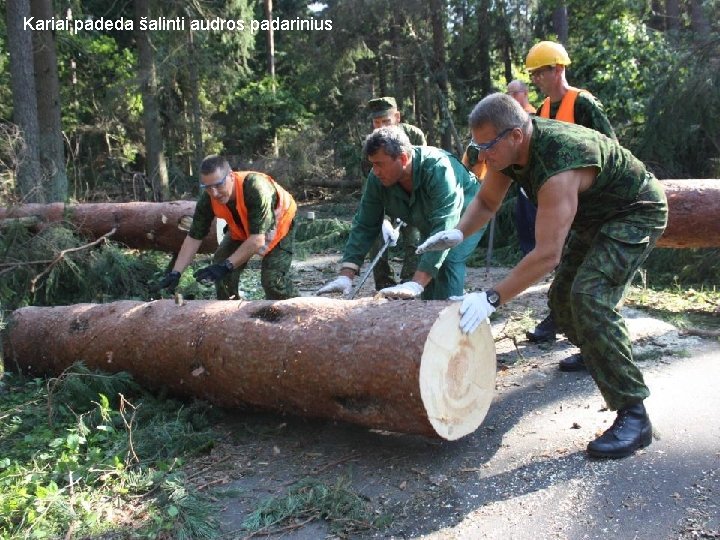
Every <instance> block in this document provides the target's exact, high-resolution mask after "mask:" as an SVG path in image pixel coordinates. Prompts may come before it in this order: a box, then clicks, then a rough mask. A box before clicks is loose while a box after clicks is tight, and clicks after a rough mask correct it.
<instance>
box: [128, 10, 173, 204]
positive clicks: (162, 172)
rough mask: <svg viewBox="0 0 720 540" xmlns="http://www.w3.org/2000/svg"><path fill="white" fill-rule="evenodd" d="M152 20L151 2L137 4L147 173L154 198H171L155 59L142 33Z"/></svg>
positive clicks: (146, 36)
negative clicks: (146, 22)
mask: <svg viewBox="0 0 720 540" xmlns="http://www.w3.org/2000/svg"><path fill="white" fill-rule="evenodd" d="M142 17H147V18H148V19H149V18H150V8H149V6H148V0H135V18H136V21H135V23H136V26H137V28H138V29H137V31H136V33H135V36H136V37H135V39H136V40H137V48H138V73H139V77H140V92H141V94H142V102H143V127H144V128H145V152H146V154H147V164H146V173H147V177H148V179H150V182H151V184H152V186H153V191H154V192H155V198H156V199H158V200H168V199H169V198H170V179H169V177H168V171H167V163H166V162H165V151H164V141H163V136H162V130H161V129H160V125H161V124H160V108H159V107H158V103H157V93H158V81H157V72H156V69H155V58H154V55H153V50H152V44H151V43H150V35H149V34H148V32H143V31H141V30H140V22H139V21H140V19H141V18H142Z"/></svg>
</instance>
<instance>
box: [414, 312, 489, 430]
mask: <svg viewBox="0 0 720 540" xmlns="http://www.w3.org/2000/svg"><path fill="white" fill-rule="evenodd" d="M459 308H460V304H453V305H451V306H448V307H447V308H445V309H444V310H443V311H441V312H440V314H439V315H438V318H437V320H436V321H435V324H434V325H433V326H432V328H431V329H430V332H429V333H428V336H427V340H426V342H425V349H424V351H423V354H422V359H421V364H420V395H421V397H422V401H423V405H424V406H425V409H426V411H427V414H428V419H429V421H430V424H431V425H432V427H433V429H435V431H436V432H437V434H438V436H440V437H442V438H444V439H447V440H451V441H453V440H456V439H459V438H460V437H463V436H465V435H468V434H470V433H472V432H473V431H475V430H476V429H477V428H478V427H479V426H480V424H481V423H482V421H483V419H484V418H485V415H486V414H487V411H488V409H489V407H490V402H491V401H492V398H493V395H494V392H495V374H496V368H495V360H496V358H495V343H494V341H493V337H492V333H491V331H490V325H489V324H488V323H487V321H485V322H483V323H482V324H481V325H480V326H479V327H478V329H477V330H475V331H474V332H473V333H472V334H470V335H466V334H463V333H462V332H461V331H460V313H459Z"/></svg>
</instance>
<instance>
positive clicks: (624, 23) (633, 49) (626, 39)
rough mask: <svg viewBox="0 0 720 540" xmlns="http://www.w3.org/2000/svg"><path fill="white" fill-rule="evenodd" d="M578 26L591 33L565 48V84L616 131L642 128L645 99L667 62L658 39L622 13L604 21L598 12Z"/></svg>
mask: <svg viewBox="0 0 720 540" xmlns="http://www.w3.org/2000/svg"><path fill="white" fill-rule="evenodd" d="M578 24H583V25H584V26H585V25H587V28H588V30H589V28H593V29H594V31H592V32H590V31H583V32H581V33H579V34H577V36H578V37H577V39H573V40H571V42H570V44H569V45H568V47H569V49H570V50H571V51H572V56H571V58H572V64H571V66H570V68H569V75H568V78H569V80H570V84H572V85H574V86H579V87H581V88H587V89H588V90H590V91H591V92H592V93H593V94H594V95H595V96H596V97H597V98H598V99H599V100H600V101H601V102H602V104H603V105H604V107H605V109H606V111H607V114H608V117H609V118H610V120H611V122H612V124H613V126H614V127H615V128H616V130H620V129H621V128H622V127H623V126H625V125H627V124H640V123H642V122H644V121H645V107H646V105H647V101H648V98H649V97H650V96H652V95H655V94H656V84H657V81H658V80H659V79H660V77H664V76H666V75H667V67H668V64H669V63H670V61H671V59H672V52H671V51H670V49H669V47H668V45H667V42H666V40H665V38H664V36H663V35H662V34H659V33H658V32H654V31H652V30H651V29H649V28H648V27H647V26H646V25H645V24H644V23H643V22H642V21H641V20H639V19H638V18H637V17H636V16H633V15H631V14H628V13H625V14H622V15H620V16H618V17H617V18H612V19H610V18H608V16H607V14H606V13H604V12H598V13H596V14H594V15H593V16H592V17H590V18H589V19H588V20H582V21H578ZM600 29H601V30H600ZM624 142H625V144H626V145H627V144H628V142H627V141H624Z"/></svg>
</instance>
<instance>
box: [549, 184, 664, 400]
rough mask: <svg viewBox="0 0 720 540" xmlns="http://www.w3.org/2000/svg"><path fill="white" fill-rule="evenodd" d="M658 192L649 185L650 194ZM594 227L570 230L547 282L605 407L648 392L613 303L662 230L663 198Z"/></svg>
mask: <svg viewBox="0 0 720 540" xmlns="http://www.w3.org/2000/svg"><path fill="white" fill-rule="evenodd" d="M657 197H659V195H658V194H657V193H656V192H655V191H654V190H653V195H651V198H657ZM661 197H662V200H652V201H648V204H647V206H646V207H645V209H643V210H641V211H639V212H638V213H637V214H633V215H632V216H625V217H623V218H621V220H618V221H610V222H606V223H604V224H602V225H600V226H598V227H596V228H591V229H586V230H583V231H572V232H571V233H570V236H569V238H568V241H567V243H566V245H565V250H564V252H563V256H562V260H561V262H560V265H559V266H558V268H557V270H556V274H555V279H554V280H553V284H552V286H551V287H550V292H549V299H550V309H551V310H552V313H553V315H554V317H555V321H556V323H557V325H558V327H559V328H560V330H561V331H562V332H564V333H565V335H566V336H567V337H568V339H569V340H570V341H571V342H572V343H574V344H575V345H577V346H578V347H580V351H581V352H582V355H583V358H584V360H585V365H586V366H587V368H588V370H589V371H590V374H591V375H592V377H593V379H594V380H595V383H596V384H597V386H598V388H599V390H600V393H601V394H602V396H603V398H605V402H606V403H607V405H608V407H609V408H610V409H611V410H618V409H622V408H625V407H627V406H630V405H633V404H635V403H638V402H639V401H642V400H643V399H645V398H646V397H647V396H649V395H650V390H649V389H648V387H647V386H646V385H645V382H644V380H643V376H642V373H641V372H640V370H639V369H638V368H637V366H636V365H635V364H634V362H633V356H632V343H631V340H630V335H629V333H628V329H627V326H626V324H625V320H624V319H623V317H622V315H620V312H619V305H620V304H621V303H622V300H623V299H624V298H625V295H626V293H627V289H628V287H629V285H630V282H631V281H632V278H633V276H634V275H635V272H636V271H637V270H638V268H639V267H640V265H641V264H642V263H643V262H644V261H645V259H646V258H647V256H648V255H649V254H650V252H651V251H652V249H653V247H654V246H655V243H656V242H657V239H658V238H659V237H660V236H661V235H662V233H663V230H664V228H665V223H666V219H667V203H666V202H665V198H664V194H661Z"/></svg>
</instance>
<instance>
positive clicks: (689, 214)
mask: <svg viewBox="0 0 720 540" xmlns="http://www.w3.org/2000/svg"><path fill="white" fill-rule="evenodd" d="M661 182H662V185H663V187H664V188H665V195H667V199H668V209H669V212H668V225H667V228H666V229H665V232H664V233H663V235H662V236H661V237H660V239H659V240H658V243H657V246H658V247H664V248H716V247H720V219H718V216H720V180H661Z"/></svg>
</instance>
